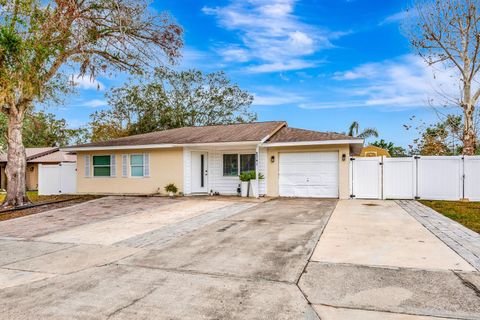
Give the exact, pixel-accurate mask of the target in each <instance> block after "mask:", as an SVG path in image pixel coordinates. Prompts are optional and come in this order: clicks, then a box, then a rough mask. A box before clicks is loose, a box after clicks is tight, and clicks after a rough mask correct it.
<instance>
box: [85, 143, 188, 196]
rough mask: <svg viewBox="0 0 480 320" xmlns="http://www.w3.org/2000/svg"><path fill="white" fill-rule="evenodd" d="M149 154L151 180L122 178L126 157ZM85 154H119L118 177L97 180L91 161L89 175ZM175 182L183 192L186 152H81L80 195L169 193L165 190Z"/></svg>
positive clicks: (117, 159)
mask: <svg viewBox="0 0 480 320" xmlns="http://www.w3.org/2000/svg"><path fill="white" fill-rule="evenodd" d="M143 153H148V154H149V162H150V175H149V176H148V177H122V155H131V154H143ZM85 155H88V156H90V157H91V156H93V155H115V159H116V161H115V162H116V166H115V168H116V176H115V177H93V166H92V164H93V161H92V160H90V164H91V166H90V173H91V176H90V177H86V176H85V157H84V156H85ZM169 183H174V184H175V185H176V186H177V187H178V189H179V192H183V190H184V186H183V150H182V148H168V149H138V150H116V151H113V150H106V151H89V152H85V151H82V152H77V192H78V193H84V194H153V193H158V192H159V193H160V194H166V192H165V190H164V187H165V186H166V185H167V184H169Z"/></svg>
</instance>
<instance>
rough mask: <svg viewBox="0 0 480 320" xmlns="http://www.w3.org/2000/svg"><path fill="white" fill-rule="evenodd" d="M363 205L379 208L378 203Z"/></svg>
mask: <svg viewBox="0 0 480 320" xmlns="http://www.w3.org/2000/svg"><path fill="white" fill-rule="evenodd" d="M363 205H364V206H367V207H378V204H376V203H363Z"/></svg>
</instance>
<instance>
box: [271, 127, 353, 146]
mask: <svg viewBox="0 0 480 320" xmlns="http://www.w3.org/2000/svg"><path fill="white" fill-rule="evenodd" d="M328 140H352V142H356V141H362V139H358V138H353V137H351V136H348V135H345V134H340V133H335V132H320V131H312V130H305V129H298V128H290V127H284V128H282V129H280V130H279V131H278V132H277V133H276V134H275V135H273V136H272V137H271V138H270V139H268V140H267V141H266V143H267V144H268V143H278V142H305V141H328Z"/></svg>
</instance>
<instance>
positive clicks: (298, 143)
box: [261, 139, 364, 147]
mask: <svg viewBox="0 0 480 320" xmlns="http://www.w3.org/2000/svg"><path fill="white" fill-rule="evenodd" d="M363 143H364V140H363V139H344V140H321V141H289V142H267V143H263V144H262V145H261V146H262V147H289V146H316V145H332V144H361V145H363Z"/></svg>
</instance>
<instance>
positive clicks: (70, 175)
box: [38, 162, 77, 195]
mask: <svg viewBox="0 0 480 320" xmlns="http://www.w3.org/2000/svg"><path fill="white" fill-rule="evenodd" d="M76 192H77V164H76V163H68V162H65V163H59V164H51V165H50V164H48V165H46V164H40V165H39V169H38V194H39V195H55V194H72V193H76Z"/></svg>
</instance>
